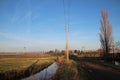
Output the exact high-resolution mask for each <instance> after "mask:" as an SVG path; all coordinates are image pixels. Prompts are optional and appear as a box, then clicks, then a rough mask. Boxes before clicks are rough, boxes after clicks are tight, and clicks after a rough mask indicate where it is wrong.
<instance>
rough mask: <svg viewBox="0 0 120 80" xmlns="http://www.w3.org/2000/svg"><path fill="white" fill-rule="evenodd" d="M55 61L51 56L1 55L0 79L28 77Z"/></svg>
mask: <svg viewBox="0 0 120 80" xmlns="http://www.w3.org/2000/svg"><path fill="white" fill-rule="evenodd" d="M55 60H56V57H53V56H37V55H27V56H26V55H1V56H0V79H14V78H15V79H17V78H16V77H18V78H19V79H20V78H23V77H26V76H29V75H31V74H34V73H36V72H39V71H41V70H42V69H44V68H45V67H47V66H49V65H50V64H52V63H53V62H54V61H55ZM11 73H12V74H11ZM13 73H14V74H13ZM26 74H27V75H26Z"/></svg>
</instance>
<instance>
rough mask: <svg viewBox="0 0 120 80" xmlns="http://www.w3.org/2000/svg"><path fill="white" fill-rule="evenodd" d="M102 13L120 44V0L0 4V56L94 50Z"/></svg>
mask: <svg viewBox="0 0 120 80" xmlns="http://www.w3.org/2000/svg"><path fill="white" fill-rule="evenodd" d="M102 9H106V10H107V12H108V19H109V21H110V23H111V25H112V29H113V37H114V41H115V42H116V41H120V0H0V52H11V51H15V52H16V51H17V52H19V51H48V50H55V49H59V50H64V49H65V39H66V38H65V23H66V22H67V23H68V24H69V33H68V35H69V36H68V37H69V38H68V41H69V49H79V50H81V49H82V48H83V47H84V49H89V50H90V49H91V50H95V49H98V48H100V40H99V33H100V26H101V25H100V19H101V10H102ZM65 16H66V18H65Z"/></svg>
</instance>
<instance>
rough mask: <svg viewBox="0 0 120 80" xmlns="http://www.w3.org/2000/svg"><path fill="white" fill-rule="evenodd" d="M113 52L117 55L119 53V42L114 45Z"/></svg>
mask: <svg viewBox="0 0 120 80" xmlns="http://www.w3.org/2000/svg"><path fill="white" fill-rule="evenodd" d="M115 50H116V52H117V53H120V41H118V42H116V43H115Z"/></svg>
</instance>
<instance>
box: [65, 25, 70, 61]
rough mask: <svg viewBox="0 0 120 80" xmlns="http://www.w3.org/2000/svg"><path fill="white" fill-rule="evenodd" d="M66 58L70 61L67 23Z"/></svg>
mask: <svg viewBox="0 0 120 80" xmlns="http://www.w3.org/2000/svg"><path fill="white" fill-rule="evenodd" d="M66 60H67V62H69V50H68V24H66Z"/></svg>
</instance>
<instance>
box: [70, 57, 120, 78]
mask: <svg viewBox="0 0 120 80" xmlns="http://www.w3.org/2000/svg"><path fill="white" fill-rule="evenodd" d="M71 59H74V60H75V61H77V62H78V63H79V64H80V66H82V67H83V68H84V69H86V70H87V71H89V73H90V74H91V76H92V77H93V79H94V80H120V72H119V71H117V70H114V69H112V68H110V67H105V66H102V65H98V64H95V63H91V62H87V61H86V60H84V59H80V58H78V57H76V56H72V57H71Z"/></svg>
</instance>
